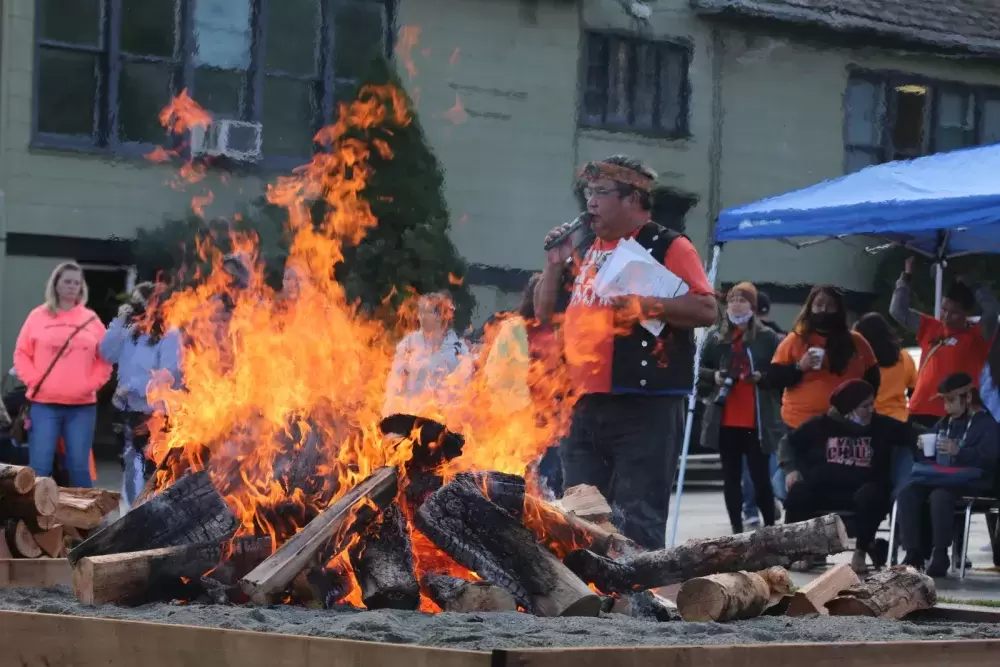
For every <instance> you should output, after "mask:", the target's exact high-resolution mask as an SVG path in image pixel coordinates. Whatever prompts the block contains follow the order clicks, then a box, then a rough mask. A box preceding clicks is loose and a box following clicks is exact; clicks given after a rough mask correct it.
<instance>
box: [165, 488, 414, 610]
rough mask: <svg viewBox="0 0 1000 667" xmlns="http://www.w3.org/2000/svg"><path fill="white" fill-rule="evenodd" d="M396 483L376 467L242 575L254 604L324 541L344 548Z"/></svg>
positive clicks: (284, 584) (271, 596) (268, 597)
mask: <svg viewBox="0 0 1000 667" xmlns="http://www.w3.org/2000/svg"><path fill="white" fill-rule="evenodd" d="M396 483H397V473H396V469H395V468H380V469H379V470H376V471H375V472H374V473H372V475H371V476H369V477H368V478H367V479H365V480H364V481H362V482H361V483H360V484H358V485H357V486H355V487H354V488H353V489H351V490H349V491H348V492H347V493H345V494H344V495H343V496H342V497H341V498H340V499H339V500H337V501H336V502H335V503H333V505H331V506H330V507H328V508H327V509H326V510H324V511H323V512H322V513H320V515H319V516H317V517H316V518H315V519H313V520H312V521H310V522H309V523H308V524H306V526H305V528H303V529H302V530H301V531H299V532H298V533H296V534H295V535H294V536H292V537H291V538H290V539H289V540H288V541H286V542H285V543H284V544H282V545H281V547H280V548H279V549H278V550H277V551H275V552H274V553H273V554H271V556H270V557H269V558H268V559H267V560H265V561H264V562H263V563H261V564H260V565H259V566H257V567H256V568H254V570H253V571H252V572H250V573H249V574H248V575H246V576H245V577H243V579H241V580H240V587H241V588H242V589H243V592H244V593H246V594H247V596H248V597H249V598H250V599H251V600H252V601H253V602H255V603H256V604H270V603H271V602H273V601H274V600H275V599H276V598H277V597H278V596H280V595H281V594H282V593H284V591H285V590H286V589H287V588H288V585H289V584H291V583H292V580H293V579H295V577H296V576H297V575H298V574H299V572H302V570H304V569H305V568H306V567H307V566H308V565H309V563H310V561H311V560H312V559H313V557H314V556H315V555H316V553H317V552H319V551H320V550H321V549H323V548H324V545H326V544H327V542H329V541H331V540H332V541H333V544H334V545H336V546H335V547H333V548H332V549H331V551H332V552H333V553H340V552H341V551H343V549H344V548H345V547H346V546H347V542H348V540H349V536H350V534H352V533H353V532H356V531H358V530H363V529H364V528H365V527H366V526H367V525H368V523H369V522H370V521H372V520H373V519H374V518H375V516H376V512H374V511H372V509H371V505H372V504H374V505H375V506H376V507H378V508H379V509H381V508H384V507H386V506H387V505H388V504H389V503H391V502H392V501H393V499H394V498H395V496H396V489H397V486H396ZM150 502H152V501H150Z"/></svg>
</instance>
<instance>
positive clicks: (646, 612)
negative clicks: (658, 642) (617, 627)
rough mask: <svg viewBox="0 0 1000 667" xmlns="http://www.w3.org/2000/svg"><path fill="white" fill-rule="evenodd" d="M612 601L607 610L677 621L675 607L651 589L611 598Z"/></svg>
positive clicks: (638, 616)
mask: <svg viewBox="0 0 1000 667" xmlns="http://www.w3.org/2000/svg"><path fill="white" fill-rule="evenodd" d="M612 599H613V600H614V602H613V603H612V605H611V609H610V610H609V611H610V612H611V613H613V614H623V615H625V616H630V617H632V618H638V619H642V620H646V621H657V622H659V623H666V622H667V621H679V620H680V618H681V617H680V614H679V613H678V612H677V608H676V607H674V606H672V605H671V604H669V603H668V602H667V601H666V600H664V599H663V598H661V597H660V596H659V595H657V594H655V593H653V592H652V591H639V592H638V593H630V594H628V595H623V596H622V597H620V598H617V599H615V598H612Z"/></svg>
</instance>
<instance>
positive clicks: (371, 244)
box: [136, 58, 475, 330]
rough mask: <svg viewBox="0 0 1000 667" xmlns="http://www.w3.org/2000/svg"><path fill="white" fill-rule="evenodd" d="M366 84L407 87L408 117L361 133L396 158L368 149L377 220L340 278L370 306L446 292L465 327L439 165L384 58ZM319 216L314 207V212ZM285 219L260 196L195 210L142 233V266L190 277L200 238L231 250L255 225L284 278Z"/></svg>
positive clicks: (263, 251) (467, 306)
mask: <svg viewBox="0 0 1000 667" xmlns="http://www.w3.org/2000/svg"><path fill="white" fill-rule="evenodd" d="M365 84H375V85H385V84H390V85H394V86H396V87H398V88H399V89H400V90H402V91H404V95H403V98H404V99H405V101H406V104H407V106H408V109H409V115H410V118H411V122H410V123H409V124H407V125H406V126H404V127H394V126H382V127H378V128H375V129H373V130H372V131H369V132H367V133H366V135H367V136H364V137H362V138H363V139H365V140H366V141H371V140H374V139H380V140H382V141H384V142H385V143H386V144H387V145H388V146H389V148H390V149H391V152H392V157H391V158H388V159H386V158H383V157H381V156H380V155H379V153H378V151H372V152H371V157H370V164H371V166H372V168H373V170H374V174H373V175H372V177H371V178H370V179H369V181H368V183H367V186H366V188H365V190H364V192H363V193H362V195H363V196H364V197H365V198H366V199H367V200H368V202H369V204H370V206H371V208H372V212H373V213H374V214H375V217H376V218H377V219H378V221H379V223H378V226H377V227H375V228H373V229H370V230H368V232H367V234H366V235H365V238H364V239H363V240H362V241H361V243H359V244H358V245H357V246H354V247H348V248H345V251H344V255H345V260H344V262H343V264H342V265H339V266H338V267H337V272H336V276H337V279H338V280H339V281H340V282H341V283H342V284H343V285H344V287H345V289H346V291H347V295H348V298H350V299H352V300H353V299H360V300H361V303H362V304H363V306H365V307H366V308H368V309H369V310H370V311H373V312H374V310H375V309H376V308H378V307H379V305H380V304H382V303H383V302H384V301H385V299H386V298H387V297H389V296H390V295H392V298H391V300H390V302H389V303H390V304H391V305H392V306H397V305H399V303H400V302H401V301H402V300H403V299H404V298H406V296H407V295H409V294H411V293H412V292H413V291H415V292H417V293H419V294H426V293H429V292H435V291H448V292H449V293H450V294H451V295H452V297H453V299H454V300H455V310H456V325H457V326H458V327H464V326H465V325H466V324H467V323H468V321H469V318H470V316H471V313H472V308H473V306H474V304H475V302H474V299H473V297H472V295H471V293H470V292H469V290H468V287H467V286H465V285H464V277H465V274H466V271H467V266H466V264H465V262H464V261H463V260H462V258H461V257H460V256H459V254H458V250H457V249H456V248H455V245H454V244H453V243H452V241H451V239H450V237H449V236H448V232H449V229H450V220H449V211H448V205H447V203H446V201H445V198H444V173H443V170H442V169H441V165H440V163H439V162H438V160H437V158H436V157H435V155H434V153H433V152H432V151H431V149H430V147H429V146H428V145H427V141H426V138H425V136H424V131H423V128H422V127H421V125H420V121H419V120H418V118H417V115H416V111H415V109H414V105H413V102H412V100H411V99H410V98H409V96H407V95H406V94H405V89H404V88H403V86H402V84H401V82H400V80H399V78H398V76H397V74H396V72H395V70H394V68H393V67H392V65H391V64H390V63H389V62H388V61H387V60H386V59H385V58H378V59H376V60H375V61H373V63H372V67H371V70H370V72H369V75H368V76H367V77H366V79H365V81H364V82H363V83H362V84H361V85H365ZM321 215H322V211H321V210H319V207H318V206H317V210H315V211H314V217H315V219H317V220H319V219H320V217H321ZM285 219H286V215H285V211H284V210H283V209H281V208H279V207H276V206H273V205H271V204H269V203H268V202H266V201H265V200H264V199H263V198H261V199H259V200H257V201H255V202H253V203H252V204H251V205H250V206H249V207H248V209H247V210H246V211H244V212H243V213H242V215H241V216H238V218H237V219H236V220H235V221H233V222H228V221H204V220H202V219H200V218H198V217H197V216H193V215H192V216H189V217H188V218H187V219H184V220H168V221H166V222H165V223H164V224H163V225H162V226H161V227H159V228H157V229H154V230H140V231H139V232H138V238H137V241H136V261H137V265H138V267H139V270H140V273H141V274H142V275H144V276H149V275H152V274H155V273H156V272H157V271H163V272H165V273H168V274H169V273H171V272H174V271H177V270H178V269H179V268H180V267H182V266H185V267H188V268H187V270H185V271H184V275H183V276H182V278H181V282H183V281H185V280H190V279H191V276H193V275H194V274H195V271H193V270H192V269H193V268H195V267H196V266H197V264H198V261H199V260H198V257H197V254H196V252H195V247H196V239H197V238H199V237H212V238H214V242H215V244H216V245H218V246H219V247H220V249H221V250H223V252H226V251H228V250H229V248H228V247H226V246H227V236H228V231H229V230H230V229H235V230H253V231H254V232H256V233H257V234H258V236H259V238H260V248H259V252H260V256H261V259H262V260H263V261H264V262H265V266H266V269H267V272H268V275H269V277H270V279H269V282H271V283H272V284H275V283H280V276H281V271H282V267H283V264H284V261H285V258H286V257H287V254H288V241H289V239H288V238H287V236H286V234H285V233H284V223H285ZM459 330H461V329H459Z"/></svg>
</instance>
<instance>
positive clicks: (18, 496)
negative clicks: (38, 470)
mask: <svg viewBox="0 0 1000 667" xmlns="http://www.w3.org/2000/svg"><path fill="white" fill-rule="evenodd" d="M58 505H59V486H58V485H57V484H56V483H55V480H53V479H52V478H51V477H38V478H36V479H35V484H34V486H33V487H31V488H30V489H29V490H28V491H26V492H24V493H15V494H12V495H5V496H4V497H3V498H2V499H0V515H2V516H5V517H10V518H14V519H28V520H32V519H34V518H35V517H39V516H51V517H54V516H55V514H56V508H57V507H58Z"/></svg>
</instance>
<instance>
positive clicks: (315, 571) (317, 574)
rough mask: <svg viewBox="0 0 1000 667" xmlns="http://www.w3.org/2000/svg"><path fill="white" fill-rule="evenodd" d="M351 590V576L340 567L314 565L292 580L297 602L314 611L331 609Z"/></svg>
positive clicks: (294, 596)
mask: <svg viewBox="0 0 1000 667" xmlns="http://www.w3.org/2000/svg"><path fill="white" fill-rule="evenodd" d="M350 590H351V579H350V574H349V573H348V572H347V571H345V570H344V569H342V568H339V567H325V566H323V565H313V566H311V567H308V568H307V569H305V570H302V571H301V572H299V573H298V575H296V577H295V579H293V580H292V597H293V599H294V600H295V602H297V603H299V604H303V605H305V606H307V607H310V608H312V609H329V608H330V607H332V606H333V605H334V604H336V603H337V602H338V601H339V600H340V599H341V598H343V597H344V596H345V595H347V593H348V591H350Z"/></svg>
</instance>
